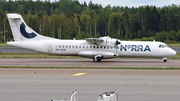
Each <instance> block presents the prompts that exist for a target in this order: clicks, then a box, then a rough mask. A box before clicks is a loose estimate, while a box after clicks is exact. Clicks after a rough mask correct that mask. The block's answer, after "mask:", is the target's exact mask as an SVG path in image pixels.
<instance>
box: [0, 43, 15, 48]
mask: <svg viewBox="0 0 180 101" xmlns="http://www.w3.org/2000/svg"><path fill="white" fill-rule="evenodd" d="M0 47H12V46H9V45H7V44H6V43H0Z"/></svg>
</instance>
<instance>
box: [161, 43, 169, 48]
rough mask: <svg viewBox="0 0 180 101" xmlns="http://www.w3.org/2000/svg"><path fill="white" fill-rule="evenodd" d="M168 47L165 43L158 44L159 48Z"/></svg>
mask: <svg viewBox="0 0 180 101" xmlns="http://www.w3.org/2000/svg"><path fill="white" fill-rule="evenodd" d="M165 47H168V46H167V45H166V44H165V45H159V48H165Z"/></svg>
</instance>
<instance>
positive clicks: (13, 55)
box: [0, 53, 180, 59]
mask: <svg viewBox="0 0 180 101" xmlns="http://www.w3.org/2000/svg"><path fill="white" fill-rule="evenodd" d="M0 58H81V57H79V56H54V55H48V54H43V53H0ZM117 58H136V57H117ZM137 58H138V59H140V58H141V57H137ZM168 59H180V53H178V54H176V55H175V56H173V57H168Z"/></svg>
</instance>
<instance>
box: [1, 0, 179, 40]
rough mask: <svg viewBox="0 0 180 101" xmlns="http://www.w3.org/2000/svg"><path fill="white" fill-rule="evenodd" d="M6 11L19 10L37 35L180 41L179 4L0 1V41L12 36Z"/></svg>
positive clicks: (64, 0) (63, 37) (65, 0)
mask: <svg viewBox="0 0 180 101" xmlns="http://www.w3.org/2000/svg"><path fill="white" fill-rule="evenodd" d="M7 13H19V14H21V15H22V17H23V18H24V20H25V22H26V24H27V25H28V26H30V27H31V28H32V29H33V30H35V31H36V32H38V33H39V34H41V35H45V36H50V37H54V38H59V39H72V38H76V39H83V38H87V37H100V36H111V37H114V38H119V39H121V40H133V39H134V40H138V39H139V40H152V39H155V40H157V41H163V42H167V43H175V42H179V41H180V30H179V29H180V6H177V5H175V4H172V5H171V6H164V7H156V6H149V5H147V6H140V7H132V8H128V7H127V6H126V7H123V6H121V7H120V6H114V7H111V6H110V5H107V6H106V7H102V5H101V4H93V3H92V1H90V2H89V3H88V4H87V3H86V2H84V3H82V4H80V3H79V1H77V0H60V1H57V2H50V0H45V1H44V2H43V1H40V0H37V1H32V0H15V1H11V0H9V1H6V0H1V1H0V42H6V41H10V40H12V39H13V37H12V34H11V30H10V26H9V23H8V20H7V16H6V14H7Z"/></svg>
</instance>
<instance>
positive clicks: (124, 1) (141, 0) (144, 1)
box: [78, 0, 180, 7]
mask: <svg viewBox="0 0 180 101" xmlns="http://www.w3.org/2000/svg"><path fill="white" fill-rule="evenodd" d="M78 1H79V2H80V3H83V2H84V1H86V3H87V4H89V2H90V0H78ZM91 1H92V2H93V4H95V3H97V4H101V5H102V6H103V7H105V6H107V5H109V4H110V5H111V7H113V6H124V7H125V6H128V7H139V6H144V5H149V6H151V5H153V6H156V7H163V6H168V5H172V4H175V5H180V0H91Z"/></svg>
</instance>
